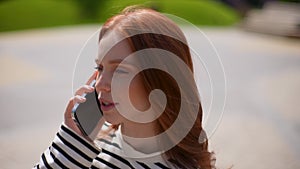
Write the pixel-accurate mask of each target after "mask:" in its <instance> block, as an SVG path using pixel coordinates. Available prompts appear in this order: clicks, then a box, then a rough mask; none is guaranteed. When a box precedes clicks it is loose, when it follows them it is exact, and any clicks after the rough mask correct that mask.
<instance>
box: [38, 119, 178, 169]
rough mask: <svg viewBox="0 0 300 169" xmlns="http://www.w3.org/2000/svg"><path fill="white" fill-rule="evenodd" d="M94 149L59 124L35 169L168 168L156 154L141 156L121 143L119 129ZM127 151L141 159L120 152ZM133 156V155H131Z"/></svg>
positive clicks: (166, 163)
mask: <svg viewBox="0 0 300 169" xmlns="http://www.w3.org/2000/svg"><path fill="white" fill-rule="evenodd" d="M96 144H97V147H101V150H99V149H98V148H97V147H96V146H95V145H93V144H91V143H90V142H88V141H87V140H86V139H84V138H83V137H81V136H79V135H77V134H76V133H75V132H74V131H72V130H71V129H70V128H68V127H67V126H66V125H64V124H62V125H61V127H60V129H59V131H58V132H57V134H56V136H55V138H54V140H53V142H52V144H51V146H50V147H49V148H48V149H46V151H45V152H44V153H43V154H42V155H41V157H40V161H39V163H37V164H36V165H35V166H34V169H39V168H43V169H44V168H91V169H96V168H100V169H106V168H109V169H111V168H113V169H118V168H120V169H127V168H129V169H133V168H134V169H150V168H151V169H152V168H153V169H170V168H173V167H172V166H171V164H170V162H166V161H165V160H164V159H163V158H162V156H161V154H160V153H152V154H143V153H142V152H138V151H136V150H135V149H134V148H132V147H131V146H130V145H128V144H126V142H124V141H122V135H121V133H120V130H119V129H118V130H116V131H114V132H113V133H110V134H109V135H108V137H107V138H102V139H98V140H97V142H96ZM125 149H126V151H130V152H131V153H134V154H135V155H139V154H140V155H141V157H143V158H131V157H130V156H124V155H122V154H121V153H120V152H124V150H125ZM135 157H136V156H135Z"/></svg>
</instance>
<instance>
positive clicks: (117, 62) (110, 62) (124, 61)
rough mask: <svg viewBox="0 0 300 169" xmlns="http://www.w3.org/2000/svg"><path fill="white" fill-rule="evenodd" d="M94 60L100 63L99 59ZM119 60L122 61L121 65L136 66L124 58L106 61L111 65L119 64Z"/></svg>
mask: <svg viewBox="0 0 300 169" xmlns="http://www.w3.org/2000/svg"><path fill="white" fill-rule="evenodd" d="M95 62H96V64H100V63H101V60H100V59H98V58H97V59H95ZM121 62H122V65H128V66H133V67H137V66H136V64H134V63H132V62H129V61H127V60H124V59H114V60H110V61H108V63H109V64H111V65H119V64H120V63H121Z"/></svg>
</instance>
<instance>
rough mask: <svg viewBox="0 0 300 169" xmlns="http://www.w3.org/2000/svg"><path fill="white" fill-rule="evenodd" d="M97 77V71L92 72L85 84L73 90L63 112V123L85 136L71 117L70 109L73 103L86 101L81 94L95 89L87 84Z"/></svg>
mask: <svg viewBox="0 0 300 169" xmlns="http://www.w3.org/2000/svg"><path fill="white" fill-rule="evenodd" d="M96 77H97V71H96V72H94V73H93V75H92V76H91V77H90V78H89V80H88V81H87V82H86V84H85V85H83V86H81V87H80V88H79V89H77V91H76V92H75V96H74V97H72V98H71V99H70V100H69V103H68V105H67V108H66V111H65V114H64V123H65V125H67V126H68V127H69V128H71V129H72V130H73V131H75V132H76V133H77V134H79V135H81V136H83V137H86V136H85V135H84V134H83V133H82V132H81V130H80V129H79V127H78V126H77V124H76V122H75V121H74V119H73V117H72V109H73V107H74V105H75V104H76V103H83V102H85V101H86V99H85V98H84V97H82V95H83V94H84V93H91V92H93V91H94V90H95V88H94V87H91V86H89V84H90V83H91V82H92V81H93V80H94V79H96Z"/></svg>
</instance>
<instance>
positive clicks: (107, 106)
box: [100, 98, 118, 111]
mask: <svg viewBox="0 0 300 169" xmlns="http://www.w3.org/2000/svg"><path fill="white" fill-rule="evenodd" d="M100 103H101V110H102V111H109V110H111V109H113V108H114V107H115V105H117V104H118V103H114V102H111V101H108V100H105V99H103V98H100Z"/></svg>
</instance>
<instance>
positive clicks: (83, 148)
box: [59, 125, 99, 159]
mask: <svg viewBox="0 0 300 169" xmlns="http://www.w3.org/2000/svg"><path fill="white" fill-rule="evenodd" d="M64 126H65V125H64ZM65 127H66V126H65ZM66 128H68V127H66ZM68 129H69V128H68ZM69 130H70V131H71V132H73V131H72V130H71V129H69ZM73 133H74V132H73ZM59 134H60V135H61V136H62V137H63V138H64V139H65V140H67V141H68V142H69V143H71V144H72V145H74V146H75V147H77V148H78V149H79V150H80V151H82V152H83V153H84V154H86V155H87V156H89V157H90V158H92V159H94V158H96V157H97V155H98V154H96V153H94V152H93V151H91V150H90V149H89V148H87V147H86V146H85V145H83V144H82V143H81V142H79V141H78V140H76V139H75V138H74V137H72V136H71V135H69V134H68V133H66V132H64V131H63V130H62V129H60V130H59ZM74 134H76V133H74ZM76 135H78V134H76ZM79 137H80V136H79ZM81 138H83V137H81ZM83 140H85V139H83ZM86 143H88V144H90V145H91V146H92V147H95V146H94V145H93V144H91V143H90V142H88V141H86ZM95 149H98V148H95ZM98 150H99V149H98Z"/></svg>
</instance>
